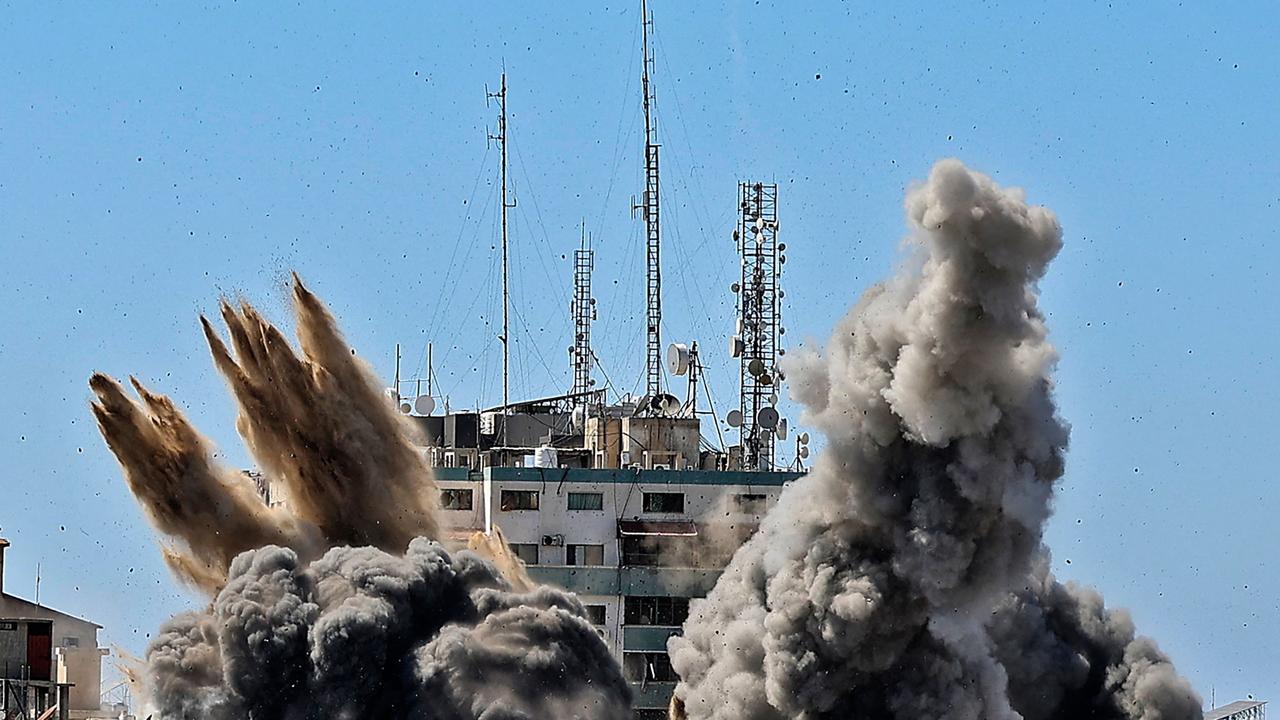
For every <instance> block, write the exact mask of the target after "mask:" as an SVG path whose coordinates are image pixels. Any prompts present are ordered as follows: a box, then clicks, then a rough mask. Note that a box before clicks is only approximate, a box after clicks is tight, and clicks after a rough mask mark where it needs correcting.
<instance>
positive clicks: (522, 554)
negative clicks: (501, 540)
mask: <svg viewBox="0 0 1280 720" xmlns="http://www.w3.org/2000/svg"><path fill="white" fill-rule="evenodd" d="M508 546H509V547H510V548H511V553H512V554H513V555H515V556H516V557H518V558H520V560H521V561H522V562H524V564H525V565H537V564H538V544H537V543H508Z"/></svg>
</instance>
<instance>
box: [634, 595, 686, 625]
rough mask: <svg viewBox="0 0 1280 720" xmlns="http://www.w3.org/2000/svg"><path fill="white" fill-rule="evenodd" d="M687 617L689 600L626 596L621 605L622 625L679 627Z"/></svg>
mask: <svg viewBox="0 0 1280 720" xmlns="http://www.w3.org/2000/svg"><path fill="white" fill-rule="evenodd" d="M688 617H689V598H682V597H640V596H635V595H628V596H627V597H626V598H625V599H624V600H623V604H622V623H623V624H624V625H659V626H665V627H679V626H680V625H683V624H684V621H685V620H686V619H688Z"/></svg>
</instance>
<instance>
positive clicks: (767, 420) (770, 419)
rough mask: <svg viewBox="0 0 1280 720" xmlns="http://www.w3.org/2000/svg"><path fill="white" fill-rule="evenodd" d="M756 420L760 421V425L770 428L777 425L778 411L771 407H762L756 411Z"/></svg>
mask: <svg viewBox="0 0 1280 720" xmlns="http://www.w3.org/2000/svg"><path fill="white" fill-rule="evenodd" d="M756 422H758V423H760V427H762V428H765V429H767V430H772V429H774V428H776V427H778V411H777V410H774V409H773V408H771V407H762V408H760V412H758V413H756Z"/></svg>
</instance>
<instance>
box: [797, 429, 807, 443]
mask: <svg viewBox="0 0 1280 720" xmlns="http://www.w3.org/2000/svg"><path fill="white" fill-rule="evenodd" d="M798 439H799V440H800V444H801V445H808V444H809V433H807V432H802V433H800V437H799V438H798Z"/></svg>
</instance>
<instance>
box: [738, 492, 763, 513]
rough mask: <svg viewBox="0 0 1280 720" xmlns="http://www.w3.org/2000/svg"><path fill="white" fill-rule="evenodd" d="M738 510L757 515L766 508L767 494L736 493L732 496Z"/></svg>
mask: <svg viewBox="0 0 1280 720" xmlns="http://www.w3.org/2000/svg"><path fill="white" fill-rule="evenodd" d="M733 504H734V505H735V506H736V507H737V509H738V512H741V513H751V514H753V515H758V514H760V513H762V512H764V511H765V510H766V509H767V506H768V504H769V496H768V495H765V494H763V493H738V494H737V495H734V496H733Z"/></svg>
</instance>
